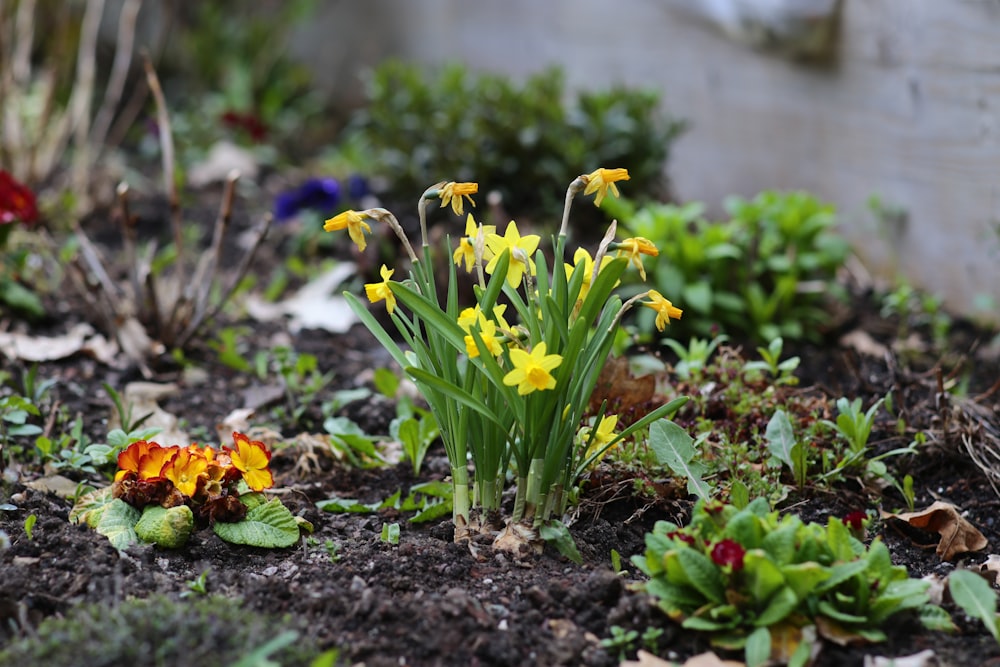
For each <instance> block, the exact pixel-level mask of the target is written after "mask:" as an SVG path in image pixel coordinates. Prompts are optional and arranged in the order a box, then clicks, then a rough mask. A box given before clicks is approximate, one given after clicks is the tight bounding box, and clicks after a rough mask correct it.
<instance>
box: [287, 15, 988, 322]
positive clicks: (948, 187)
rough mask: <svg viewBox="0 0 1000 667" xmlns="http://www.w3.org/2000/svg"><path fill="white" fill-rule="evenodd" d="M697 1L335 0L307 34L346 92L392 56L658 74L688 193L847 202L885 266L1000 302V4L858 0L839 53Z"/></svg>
mask: <svg viewBox="0 0 1000 667" xmlns="http://www.w3.org/2000/svg"><path fill="white" fill-rule="evenodd" d="M741 1H742V0H741ZM705 2H709V0H705ZM712 2H713V3H715V2H716V0H712ZM770 2H771V3H772V4H773V3H775V2H776V3H778V4H780V3H781V0H770ZM692 3H694V5H695V6H697V3H696V2H695V1H694V0H617V1H616V2H614V3H612V2H607V1H604V2H601V1H599V0H544V1H543V0H504V2H486V1H485V0H481V1H478V2H477V1H472V0H464V1H463V0H423V1H421V2H415V1H406V0H395V1H393V0H368V1H367V2H358V3H344V2H341V3H330V4H328V5H326V6H325V7H324V11H323V12H322V14H321V16H320V17H318V19H317V21H316V22H315V23H314V24H313V25H312V26H310V27H309V28H308V29H307V30H306V31H305V32H304V33H303V35H302V39H301V40H300V41H299V42H298V44H297V48H298V49H299V50H300V51H304V52H306V53H311V54H312V56H314V57H316V58H317V60H318V62H319V63H320V65H319V67H318V69H317V72H318V74H319V75H320V76H321V77H325V79H326V82H327V85H336V86H338V87H339V88H340V89H341V90H349V89H350V87H349V86H347V83H348V82H349V81H350V80H351V77H352V76H353V74H354V73H355V72H357V70H358V69H359V67H360V66H362V65H364V64H371V63H374V62H377V61H378V60H379V59H381V58H382V57H384V56H386V55H390V54H392V55H400V56H403V57H406V58H410V59H413V60H416V61H418V62H424V63H428V64H437V63H442V62H445V61H451V60H461V61H463V62H465V63H466V64H468V65H469V66H470V67H472V68H475V69H484V70H491V71H500V72H506V73H509V74H513V75H518V76H520V75H526V74H528V73H531V72H534V71H536V70H538V69H541V68H544V67H546V66H548V65H551V64H560V65H562V66H563V67H564V68H566V70H567V75H568V80H569V82H570V84H571V85H573V86H580V87H601V86H606V85H608V84H611V83H626V84H630V85H634V86H648V87H653V88H656V89H658V90H660V91H661V92H662V94H663V99H664V105H665V108H666V109H667V110H668V111H669V112H671V113H672V114H674V115H677V116H680V117H683V118H686V119H688V120H689V121H690V123H691V127H690V130H689V131H688V133H687V134H686V135H685V136H684V137H683V138H682V139H681V140H680V141H679V142H678V143H677V144H676V147H675V152H674V155H673V160H672V163H671V165H670V174H671V178H672V181H673V184H674V189H675V192H676V193H677V194H678V195H679V196H680V197H681V198H683V199H688V200H690V199H698V200H703V201H705V202H707V203H709V204H710V206H711V207H712V210H714V211H718V210H719V209H718V204H719V203H720V202H721V201H722V199H723V198H724V197H726V196H727V195H730V194H739V195H744V196H750V195H753V194H754V193H756V192H757V191H759V190H761V189H765V188H804V189H808V190H810V191H813V192H815V193H816V194H817V195H819V196H821V197H823V198H826V199H828V200H831V201H833V202H835V203H836V204H838V206H839V207H840V209H841V211H842V220H843V231H844V232H845V234H846V235H847V236H848V238H850V239H851V240H852V241H853V242H854V244H855V246H856V248H857V250H858V251H859V253H861V254H862V255H863V256H864V257H866V258H867V259H868V260H869V263H870V264H873V265H876V266H878V267H880V268H881V271H882V272H883V273H889V274H891V273H895V272H897V271H898V272H902V273H903V274H905V275H906V276H908V277H909V278H910V279H911V280H913V281H915V282H916V283H917V284H919V285H921V286H924V287H926V288H929V289H932V290H934V291H937V292H939V293H940V294H942V295H943V296H945V297H946V298H947V300H948V306H949V307H950V308H954V309H957V310H964V311H966V312H970V311H971V310H972V309H973V302H974V299H975V298H976V296H977V295H980V294H985V295H989V296H990V297H992V299H993V300H994V301H995V302H997V303H1000V268H998V267H1000V263H998V261H997V260H998V258H1000V231H998V229H1000V178H998V177H1000V2H997V1H995V0H950V1H948V2H943V1H942V0H843V5H842V12H841V21H840V27H839V37H838V42H837V44H836V46H837V56H836V58H835V59H834V60H833V61H832V62H831V63H828V64H826V65H807V64H803V63H801V62H794V61H792V60H790V59H787V58H783V57H780V56H776V55H770V54H765V53H762V52H758V51H755V50H753V49H752V48H750V47H748V46H746V45H745V44H741V43H739V42H737V41H734V40H732V39H730V38H729V37H727V36H725V35H724V34H723V33H722V32H721V31H720V30H717V29H715V28H714V27H713V26H711V25H708V24H707V23H706V22H705V21H702V20H699V19H698V18H696V17H694V16H693V15H692V12H690V11H685V10H684V7H687V8H688V9H690V7H692ZM765 4H767V3H765ZM616 166H617V165H616ZM873 194H878V195H880V196H881V198H882V199H883V201H885V202H886V203H889V204H893V205H898V206H901V207H903V208H905V209H906V211H907V213H908V220H907V223H906V224H905V225H903V226H901V227H900V228H897V229H896V230H895V231H894V232H893V233H891V234H889V237H888V238H887V239H885V240H882V239H880V236H885V233H884V230H883V231H879V230H878V229H877V228H876V224H875V222H874V217H873V216H872V215H870V214H869V212H868V211H867V207H866V205H865V202H866V200H867V199H868V197H869V196H870V195H873ZM994 310H996V309H995V308H994Z"/></svg>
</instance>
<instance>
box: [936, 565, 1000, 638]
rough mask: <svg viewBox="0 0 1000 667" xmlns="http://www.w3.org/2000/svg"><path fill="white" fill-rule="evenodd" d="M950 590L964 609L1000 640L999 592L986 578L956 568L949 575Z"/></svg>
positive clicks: (956, 602) (956, 601) (953, 597)
mask: <svg viewBox="0 0 1000 667" xmlns="http://www.w3.org/2000/svg"><path fill="white" fill-rule="evenodd" d="M948 590H949V592H951V597H952V599H954V600H955V604H957V605H958V606H959V607H961V608H962V611H964V612H965V613H966V614H968V615H969V616H972V617H973V618H978V619H979V620H980V621H982V622H983V625H985V626H986V629H987V630H989V632H990V634H991V635H993V638H994V639H996V640H997V641H1000V628H998V627H997V594H996V592H995V591H994V590H993V589H992V587H991V586H990V585H989V584H988V583H987V582H986V580H985V579H983V578H982V577H981V576H979V575H978V574H976V573H975V572H969V571H968V570H955V571H954V572H952V573H951V574H949V575H948Z"/></svg>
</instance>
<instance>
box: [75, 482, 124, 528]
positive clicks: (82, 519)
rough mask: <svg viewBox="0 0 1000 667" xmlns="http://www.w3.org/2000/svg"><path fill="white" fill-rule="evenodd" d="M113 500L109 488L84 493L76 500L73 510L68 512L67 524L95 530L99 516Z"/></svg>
mask: <svg viewBox="0 0 1000 667" xmlns="http://www.w3.org/2000/svg"><path fill="white" fill-rule="evenodd" d="M113 500H115V498H114V496H112V495H111V487H110V486H106V487H104V488H103V489H95V490H93V491H91V492H90V493H85V494H83V495H82V496H80V497H79V498H77V500H76V504H75V505H73V509H71V510H70V511H69V522H70V523H85V524H87V525H88V526H90V527H91V528H97V524H98V523H99V522H100V520H101V514H102V513H103V512H104V510H105V508H106V507H107V506H108V505H109V504H110V503H111V502H112V501H113Z"/></svg>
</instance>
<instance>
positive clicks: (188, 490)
mask: <svg viewBox="0 0 1000 667" xmlns="http://www.w3.org/2000/svg"><path fill="white" fill-rule="evenodd" d="M207 469H208V459H206V458H205V455H204V454H203V453H201V452H200V451H192V450H191V448H190V447H185V448H184V449H181V450H180V451H178V452H177V455H176V456H174V457H173V458H172V459H171V460H170V463H168V464H167V465H166V466H164V468H163V476H164V477H166V478H167V479H169V480H170V481H171V482H173V483H174V486H175V487H177V490H178V491H180V492H181V493H183V494H184V495H185V496H187V497H188V498H190V497H191V496H193V495H194V494H195V491H197V490H198V479H199V477H201V476H202V475H203V474H204V473H205V472H206V470H207Z"/></svg>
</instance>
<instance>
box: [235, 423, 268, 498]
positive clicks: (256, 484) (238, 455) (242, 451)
mask: <svg viewBox="0 0 1000 667" xmlns="http://www.w3.org/2000/svg"><path fill="white" fill-rule="evenodd" d="M233 443H234V444H235V445H236V447H235V448H234V449H229V456H230V457H231V458H232V460H233V467H234V468H236V469H237V470H239V471H240V472H241V473H242V474H243V480H244V481H245V482H246V483H247V486H249V487H250V488H251V489H252V490H254V491H263V490H264V489H267V488H269V487H272V486H274V475H272V474H271V471H270V470H269V469H268V465H270V463H271V452H269V451H268V450H267V445H265V444H264V443H263V442H260V441H258V440H251V439H250V438H248V437H247V436H245V435H244V434H242V433H239V432H236V431H234V432H233ZM227 449H228V448H227Z"/></svg>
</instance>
